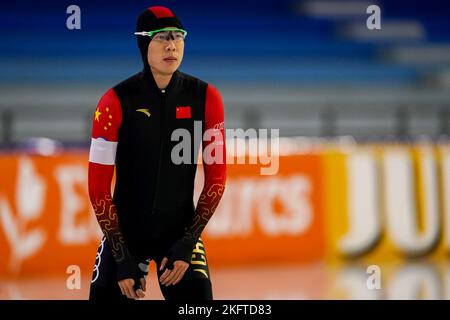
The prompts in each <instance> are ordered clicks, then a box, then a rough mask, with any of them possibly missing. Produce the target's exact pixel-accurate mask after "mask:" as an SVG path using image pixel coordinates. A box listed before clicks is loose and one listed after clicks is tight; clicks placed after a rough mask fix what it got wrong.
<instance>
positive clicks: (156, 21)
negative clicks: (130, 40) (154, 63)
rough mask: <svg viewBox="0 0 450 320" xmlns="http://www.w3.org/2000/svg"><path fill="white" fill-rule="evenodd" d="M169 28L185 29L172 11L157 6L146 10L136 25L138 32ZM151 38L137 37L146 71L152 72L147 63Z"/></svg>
mask: <svg viewBox="0 0 450 320" xmlns="http://www.w3.org/2000/svg"><path fill="white" fill-rule="evenodd" d="M167 27H176V28H179V29H183V30H184V27H183V25H182V23H181V21H180V19H178V17H177V16H176V15H175V14H174V13H173V11H172V10H170V9H169V8H166V7H161V6H155V7H150V8H148V9H145V10H144V11H143V12H142V13H141V14H140V15H139V17H138V20H137V24H136V32H142V31H154V30H159V29H163V28H167ZM151 40H152V38H151V37H143V36H137V44H138V47H139V51H140V52H141V58H142V63H143V64H144V71H146V72H148V71H150V66H149V65H148V61H147V50H148V45H149V43H150V41H151Z"/></svg>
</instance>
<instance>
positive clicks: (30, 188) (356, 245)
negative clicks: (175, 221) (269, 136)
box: [0, 0, 450, 299]
mask: <svg viewBox="0 0 450 320" xmlns="http://www.w3.org/2000/svg"><path fill="white" fill-rule="evenodd" d="M72 4H75V5H78V6H79V7H80V9H81V29H80V30H68V29H67V28H66V19H67V17H68V16H69V14H67V13H66V9H67V7H68V6H69V5H72ZM158 4H159V5H166V6H168V7H170V8H172V9H173V10H174V11H175V12H176V13H177V15H178V16H180V17H181V20H182V21H183V23H184V25H185V27H186V28H187V30H188V36H187V39H186V47H185V56H184V61H183V63H182V66H181V70H182V71H184V72H186V73H189V74H192V75H195V76H197V77H199V78H201V79H203V80H205V81H207V82H210V83H212V84H213V85H214V86H216V87H217V88H218V89H219V91H220V92H221V93H222V96H223V100H224V105H225V126H226V128H243V129H248V128H255V129H263V128H274V129H279V130H280V131H279V132H280V136H281V137H282V138H287V139H283V143H282V146H284V145H287V144H289V143H293V144H295V145H301V146H303V149H302V148H300V149H302V151H300V152H299V153H298V154H299V155H298V156H299V159H300V161H298V162H295V161H294V162H292V163H291V162H290V160H289V159H287V160H286V161H285V162H283V161H281V162H280V172H281V173H280V175H277V176H276V177H278V178H279V179H281V180H273V181H275V182H273V183H272V184H270V183H269V184H267V186H269V187H267V190H271V189H270V187H271V186H273V185H274V184H276V183H279V184H280V186H279V188H280V190H283V188H287V191H286V192H283V195H281V196H280V197H281V198H283V199H284V200H283V199H282V200H279V199H276V197H274V198H273V203H271V204H270V207H271V208H272V209H273V210H272V211H273V212H271V214H273V216H276V215H277V214H278V215H281V216H282V215H283V214H285V215H286V216H287V217H293V216H295V212H291V213H290V212H289V210H291V211H295V210H297V209H298V208H300V209H298V210H301V208H302V204H304V203H305V201H307V200H302V201H303V202H300V204H299V203H296V202H295V201H296V200H298V199H295V197H296V193H295V190H294V191H292V189H291V186H297V184H295V183H296V182H295V181H297V180H295V181H294V180H292V181H294V182H293V184H292V185H291V184H289V183H290V182H289V181H290V180H288V179H287V178H286V177H288V176H292V179H294V178H295V177H297V176H296V171H295V170H296V168H297V167H296V165H297V166H298V170H299V172H300V173H301V174H303V176H305V177H308V175H309V176H311V177H312V176H314V177H315V178H314V179H316V178H317V181H318V182H317V183H316V182H311V181H312V180H311V181H310V182H308V183H309V184H308V186H309V187H311V188H312V189H313V191H312V192H311V194H314V197H313V198H314V199H313V200H311V204H310V208H311V212H310V214H311V215H312V219H313V221H314V228H313V229H314V230H313V231H311V235H310V236H308V237H303V236H304V234H302V233H301V231H298V234H296V233H295V232H293V231H292V230H291V231H289V230H290V229H289V228H287V227H286V228H285V229H284V232H285V233H284V234H283V232H282V231H283V229H282V228H281V229H280V230H281V231H280V232H278V233H276V232H275V233H272V234H270V232H267V233H266V234H261V232H256V231H255V232H254V233H252V232H250V231H248V232H247V233H245V232H244V231H242V232H243V233H242V234H241V235H239V234H236V233H232V231H230V230H233V229H232V228H231V229H226V228H227V227H226V226H224V225H223V224H226V223H228V222H229V221H228V220H227V219H225V218H223V217H224V216H225V215H227V214H230V213H226V212H231V211H233V210H234V209H230V206H231V205H230V204H229V203H232V202H233V199H237V197H238V196H237V195H236V193H238V192H237V191H234V192H233V188H236V189H235V190H239V193H240V192H242V194H244V195H243V196H242V197H244V196H245V195H246V194H245V192H249V194H248V195H249V197H251V193H252V192H255V194H256V192H257V193H258V194H257V196H256V195H255V198H256V199H264V198H266V197H267V195H266V194H264V192H263V191H264V190H266V189H265V188H266V187H261V188H260V189H258V190H259V191H255V190H256V189H257V188H256V187H255V188H253V189H252V188H250V187H248V185H247V187H245V186H246V185H242V184H239V183H240V182H241V181H242V179H243V178H245V177H248V174H247V173H243V172H240V171H239V170H236V171H233V175H232V179H231V180H230V181H231V184H229V186H228V187H227V193H229V195H230V196H229V197H230V198H228V200H225V204H222V205H221V206H222V208H220V209H221V210H222V211H220V212H219V213H218V217H217V219H216V220H215V221H214V222H213V223H214V224H213V226H212V227H211V229H210V235H209V238H210V239H211V240H210V243H211V245H210V248H209V249H208V248H207V251H210V252H211V251H214V252H215V255H214V253H213V252H211V255H212V257H211V259H210V268H211V275H212V280H213V285H214V288H215V297H216V298H218V299H221V298H222V299H338V298H343V299H396V298H399V299H449V298H450V268H449V264H448V251H449V250H450V240H449V238H450V221H449V220H450V208H449V199H450V198H449V197H450V152H449V149H448V135H449V132H450V32H449V30H450V6H449V5H448V4H447V3H446V2H444V1H421V0H409V1H406V0H405V1H403V0H395V1H393V0H369V1H365V0H361V1H358V0H342V1H338V0H336V1H332V0H297V1H295V0H278V1H275V0H260V1H204V0H197V1H161V2H154V1H114V2H111V1H78V2H68V1H58V2H55V1H49V0H43V1H39V2H27V1H16V2H11V3H8V4H7V3H5V4H2V9H1V13H0V16H1V19H0V35H1V41H0V70H1V71H0V145H1V150H0V152H1V154H0V164H1V167H0V245H1V247H0V250H1V251H0V254H1V255H0V299H84V298H86V297H87V290H88V284H89V273H90V272H91V270H90V269H89V267H87V266H90V265H93V262H94V260H95V248H96V245H97V244H96V243H97V238H95V237H94V236H92V237H87V238H86V239H87V240H85V242H83V240H76V241H74V242H72V243H70V241H67V239H68V238H70V236H67V237H68V238H67V237H66V238H64V236H62V237H61V235H58V234H59V233H58V232H61V231H58V230H60V229H58V228H59V227H57V226H56V224H54V223H53V221H54V220H56V219H58V217H59V216H58V217H57V216H56V214H58V215H59V212H62V211H64V210H66V209H67V210H69V211H70V210H72V211H74V212H75V211H76V210H80V212H84V213H83V214H85V213H86V212H89V209H88V202H87V201H88V200H87V199H86V197H85V198H84V200H82V201H83V203H84V204H83V206H82V207H77V204H76V202H77V200H71V201H72V202H70V201H68V202H67V203H66V202H64V200H61V199H63V197H66V196H67V193H70V190H69V191H68V190H65V189H63V191H62V192H61V194H62V195H63V196H61V195H59V196H56V195H55V194H53V193H52V194H51V195H49V194H46V193H48V192H49V190H56V189H55V188H56V187H45V185H46V184H45V183H43V181H44V182H47V183H48V184H50V183H51V182H48V181H49V180H48V179H53V178H54V177H55V174H54V173H53V171H52V170H53V169H51V168H54V167H52V166H53V163H55V166H56V165H59V166H63V165H64V161H67V163H72V162H73V161H75V162H76V163H82V160H80V159H83V158H82V157H81V158H77V160H73V159H72V158H70V157H71V154H72V153H77V154H79V155H80V154H81V155H86V154H87V150H88V147H89V143H90V130H91V123H92V114H93V112H94V111H95V108H96V104H97V102H98V100H99V98H100V97H101V95H102V94H103V93H104V92H105V91H106V90H107V89H109V88H110V87H112V86H114V85H115V84H116V83H118V82H119V81H121V80H123V79H125V78H127V77H128V76H130V75H132V74H134V73H136V72H137V71H139V70H140V68H141V61H140V56H139V53H138V49H137V46H136V41H135V37H134V36H133V32H134V31H135V30H134V28H135V21H136V17H137V15H138V14H139V13H140V12H141V10H142V9H144V8H146V7H148V6H151V5H158ZM370 5H378V6H379V7H380V8H381V27H382V29H381V30H368V29H367V27H366V20H367V19H368V17H369V16H370V14H367V13H366V9H367V7H368V6H370ZM305 145H306V146H307V147H304V146H305ZM399 150H400V152H397V151H399ZM291 154H292V152H291ZM310 156H311V157H312V158H310ZM47 157H48V159H51V160H48V161H47V160H45V159H47ZM58 157H59V158H58ZM55 158H58V159H56V160H55ZM67 159H68V160H67ZM302 159H303V160H304V161H305V162H302V161H303V160H302ZM294 160H295V159H294ZM52 161H53V162H52ZM71 161H72V162H71ZM293 163H294V164H293ZM305 163H308V165H305ZM315 163H320V165H318V167H315ZM85 165H87V158H86V163H85ZM284 165H286V166H288V167H289V170H287V169H286V170H287V171H283V170H284V168H286V167H283V166H284ZM342 168H344V169H345V172H344V173H342V172H343V171H341V169H342ZM344 169H342V170H344ZM55 172H56V171H55ZM57 172H60V171H57ZM73 172H75V173H73ZM316 172H320V174H318V177H316ZM300 173H299V174H300ZM341 173H342V174H341ZM71 174H72V175H73V176H74V177H73V178H72V179H76V178H75V177H76V176H77V171H71ZM83 174H84V175H85V174H86V172H85V171H82V170H81V176H83ZM396 174H398V176H397V175H396ZM52 177H53V178H52ZM284 178H285V179H286V180H283V179H284ZM359 178H361V179H359ZM54 179H56V180H57V181H59V182H58V183H60V185H63V183H61V181H62V180H64V179H69V178H66V176H64V175H62V174H61V175H59V176H58V177H57V178H54ZM83 179H84V178H83ZM83 179H81V180H80V181H79V183H80V186H81V187H79V186H78V187H79V188H83V186H85V184H83V183H85V180H83ZM311 179H313V178H311ZM64 181H65V180H64ZM251 181H252V183H254V184H255V185H256V184H258V183H260V185H262V186H266V185H265V184H264V181H265V180H264V181H263V178H260V179H259V180H258V179H256V178H255V179H254V180H251ZM271 181H272V180H271ZM276 181H278V182H276ZM299 181H300V182H301V181H302V180H299ZM314 181H316V180H314ZM336 181H338V182H339V183H337V182H336ZM300 182H299V183H300ZM341 182H342V183H341ZM35 183H36V184H35ZM230 185H231V187H230ZM298 185H301V184H298ZM252 186H253V185H252ZM358 186H360V188H358ZM52 188H53V189H52ZM60 189H61V188H60ZM60 189H59V190H60ZM75 189H76V188H75ZM261 190H262V191H261ZM342 190H347V191H345V192H344V191H342ZM358 190H363V191H361V192H360V193H358ZM83 192H85V191H83ZM268 192H269V191H268ZM291 192H292V193H291ZM280 193H281V192H280ZM79 194H84V195H85V193H82V192H81V193H79ZM317 194H319V195H317ZM375 194H376V195H375ZM67 197H69V196H67ZM289 197H291V198H289ZM41 198H42V199H45V201H44V200H42V201H44V202H45V203H42V201H41V200H39V199H41ZM56 198H58V199H59V200H55V199H56ZM344 198H345V201H344V200H343V199H344ZM71 199H76V197H75V198H74V197H72V198H71ZM230 199H231V200H230ZM239 199H240V198H239ZM241 200H242V199H241ZM52 201H54V203H53V202H52ZM242 201H243V200H242ZM283 201H285V202H284V203H285V206H283V205H279V204H278V202H282V203H283ZM74 202H75V203H74ZM64 203H66V204H64ZM86 203H87V205H86ZM289 203H290V204H292V203H293V205H292V206H291V207H289ZM38 205H40V207H39V208H40V209H39V210H43V211H46V209H45V208H47V209H48V208H49V209H48V210H47V211H46V212H47V213H46V215H44V214H41V211H39V210H38V209H36V206H38ZM65 205H66V207H64V206H65ZM250 205H252V204H250ZM253 205H254V206H255V208H256V205H255V204H253ZM61 207H62V209H61ZM75 207H76V209H74V208H75ZM255 208H253V209H249V210H250V211H251V210H253V211H255V210H256V211H257V210H260V209H255ZM296 208H297V209H296ZM374 208H375V209H374ZM358 210H359V211H358ZM374 210H375V211H376V212H375V211H374ZM253 211H252V212H253ZM263 211H264V210H263V209H261V210H260V212H263ZM224 212H225V213H224ZM233 212H234V213H233V214H234V215H235V216H236V215H237V216H239V215H240V214H241V215H244V214H245V213H244V212H243V211H242V210H241V211H240V210H234V211H233ZM258 212H259V211H258ZM53 213H55V215H52V214H53ZM83 214H80V216H82V217H83ZM258 214H260V215H259V216H260V217H261V216H264V215H263V213H258ZM61 215H62V216H63V215H64V213H61ZM72 217H73V216H72ZM83 219H86V218H85V217H84V218H83ZM238 219H239V218H238ZM75 220H76V218H74V221H75ZM76 221H78V220H76ZM80 221H81V220H80ZM227 221H228V222H227ZM239 221H240V220H239ZM266 221H267V220H266ZM286 221H287V222H288V223H289V219H288V218H286V220H285V222H286ZM343 221H345V222H343ZM78 222H79V221H78ZM64 223H68V222H67V221H66V222H63V223H62V224H64ZM74 223H75V222H74ZM254 223H255V226H256V222H254ZM69 224H70V223H69ZM385 224H386V226H385ZM42 226H45V227H42ZM255 226H254V229H257V228H256V227H255ZM352 226H358V228H359V229H357V228H353V229H352V228H351V227H352ZM40 228H41V229H40ZM92 228H94V229H95V225H94V226H93V227H92ZM221 228H222V229H223V228H225V229H226V230H228V232H229V233H228V234H227V231H226V230H225V231H223V230H222V229H221ZM238 229H239V228H238ZM244 229H245V228H244ZM244 229H242V230H244ZM262 229H264V228H262ZM268 229H270V227H269V228H268ZM268 229H267V228H266V229H265V230H266V231H267V230H268ZM74 230H77V229H76V228H74ZM220 230H222V231H223V232H222V233H221V231H220ZM252 230H253V229H252ZM349 230H350V231H349ZM355 230H356V231H355ZM98 231H99V230H95V231H92V232H91V233H95V232H98ZM27 232H29V234H28V235H29V237H21V235H25V234H26V233H27ZM33 232H35V234H33ZM42 232H47V233H46V234H43V233H42ZM96 236H98V234H97V235H96ZM221 237H222V238H221ZM58 239H59V240H58ZM61 239H63V240H61ZM64 239H66V242H65V243H64ZM70 239H72V240H73V239H77V238H76V236H75V237H74V238H70ZM259 239H263V240H264V241H266V242H267V243H273V244H276V245H277V246H278V245H279V246H280V249H275V250H279V253H278V254H273V252H269V251H270V250H272V249H267V252H265V251H264V248H261V247H259V248H256V246H258V244H260V245H261V246H263V244H262V242H259ZM46 241H48V242H52V241H53V242H57V241H62V244H60V245H56V244H54V243H53V244H49V243H46ZM77 241H78V242H77ZM271 241H272V242H271ZM18 242H20V244H18ZM240 242H242V243H243V244H245V243H247V246H246V245H243V248H244V249H241V250H244V251H243V252H241V253H240V254H239V256H238V258H236V259H235V260H233V261H228V260H227V259H225V258H223V259H220V258H219V257H218V256H220V255H221V252H227V255H226V256H227V257H228V256H231V253H230V251H233V250H235V249H236V247H235V246H236V245H238V244H239V243H240ZM38 243H40V244H38ZM205 243H206V245H207V246H208V241H206V242H205ZM219 243H222V244H220V245H219ZM223 243H225V244H229V245H230V246H234V247H233V248H234V249H233V248H232V249H229V248H228V249H227V248H226V247H225V244H223ZM72 246H73V247H72ZM274 246H275V245H274ZM315 246H317V250H316V249H315ZM72 248H75V249H72ZM245 248H246V249H245ZM252 248H253V249H252ZM92 249H93V250H94V251H92ZM72 250H75V251H76V253H75V254H74V256H76V257H77V258H76V259H75V261H76V262H77V263H78V261H80V264H81V266H82V269H81V270H82V286H81V289H80V290H69V289H68V288H67V287H66V278H67V276H68V275H67V274H66V273H65V271H66V270H65V268H64V266H65V264H66V265H68V264H70V259H69V258H66V259H62V260H64V262H61V263H60V264H59V265H58V263H54V265H53V266H52V263H51V262H52V261H57V260H58V259H60V258H61V255H64V254H67V256H69V257H70V256H71V255H72V254H73V253H72V252H73V251H72ZM245 250H247V251H245ZM253 250H255V251H254V254H252V251H253ZM287 255H291V256H290V257H286V256H287ZM216 256H217V257H218V258H216ZM19 260H20V262H18V261H19ZM225 260H227V261H225ZM56 265H58V267H56ZM371 265H375V266H379V268H380V269H379V270H380V279H381V280H380V284H381V288H380V289H377V288H373V287H371V284H372V285H373V284H376V283H377V280H376V279H375V280H374V278H373V277H374V276H377V272H375V273H373V272H371V271H370V270H369V271H368V270H367V268H368V267H369V266H371ZM152 275H154V274H152ZM150 283H152V285H151V288H150V294H149V296H148V297H149V298H156V299H160V298H161V295H160V293H159V289H158V288H157V283H156V280H154V276H153V280H151V281H150ZM233 283H239V287H241V289H239V290H238V291H236V285H234V284H233Z"/></svg>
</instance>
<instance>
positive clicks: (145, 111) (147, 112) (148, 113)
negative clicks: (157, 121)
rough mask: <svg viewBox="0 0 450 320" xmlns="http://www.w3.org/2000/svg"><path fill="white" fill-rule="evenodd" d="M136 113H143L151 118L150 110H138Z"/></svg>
mask: <svg viewBox="0 0 450 320" xmlns="http://www.w3.org/2000/svg"><path fill="white" fill-rule="evenodd" d="M136 111H138V112H142V113H144V114H146V115H147V117H150V111H149V110H148V109H137V110H136Z"/></svg>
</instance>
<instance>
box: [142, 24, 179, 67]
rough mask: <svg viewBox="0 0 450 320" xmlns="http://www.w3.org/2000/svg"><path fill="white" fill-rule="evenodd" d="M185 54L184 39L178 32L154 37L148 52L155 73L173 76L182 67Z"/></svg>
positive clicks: (149, 62)
mask: <svg viewBox="0 0 450 320" xmlns="http://www.w3.org/2000/svg"><path fill="white" fill-rule="evenodd" d="M183 53H184V37H182V36H181V35H180V34H177V33H176V32H172V31H170V32H169V33H168V32H162V33H160V34H156V35H154V36H153V38H152V40H151V41H150V44H149V45H148V50H147V59H148V64H149V65H150V68H151V69H152V71H153V72H157V73H159V74H162V75H172V74H173V73H174V72H175V71H176V70H177V69H178V67H179V66H180V64H181V61H182V60H183Z"/></svg>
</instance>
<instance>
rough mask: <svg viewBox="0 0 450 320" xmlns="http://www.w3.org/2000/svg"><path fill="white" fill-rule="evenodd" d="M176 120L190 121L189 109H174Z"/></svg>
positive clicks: (188, 107)
mask: <svg viewBox="0 0 450 320" xmlns="http://www.w3.org/2000/svg"><path fill="white" fill-rule="evenodd" d="M176 118H177V119H190V118H191V107H190V106H186V107H177V108H176Z"/></svg>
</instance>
